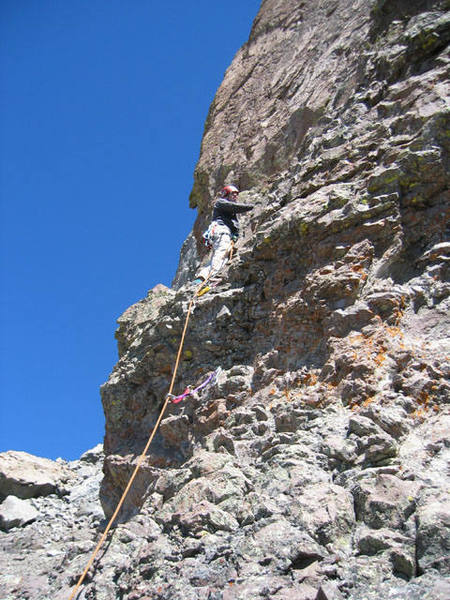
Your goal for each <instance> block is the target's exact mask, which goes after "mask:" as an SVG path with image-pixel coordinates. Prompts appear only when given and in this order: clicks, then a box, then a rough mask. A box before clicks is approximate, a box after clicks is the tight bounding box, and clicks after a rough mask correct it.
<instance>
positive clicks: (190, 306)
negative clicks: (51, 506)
mask: <svg viewBox="0 0 450 600" xmlns="http://www.w3.org/2000/svg"><path fill="white" fill-rule="evenodd" d="M209 277H210V276H209V275H208V277H207V278H206V279H205V280H204V281H202V283H201V284H200V285H199V286H198V288H196V289H195V292H194V295H193V296H192V298H191V300H190V302H189V305H188V309H187V314H186V320H185V322H184V328H183V333H182V334H181V341H180V345H179V347H178V352H177V358H176V361H175V366H174V369H173V374H172V379H171V382H170V387H169V391H168V393H167V396H166V399H165V401H164V404H163V407H162V409H161V412H160V413H159V416H158V419H157V420H156V423H155V426H154V427H153V430H152V432H151V434H150V437H149V438H148V440H147V443H146V444H145V448H144V450H143V451H142V454H141V455H140V456H139V458H138V461H137V463H136V467H135V468H134V471H133V473H132V475H131V477H130V479H129V481H128V484H127V486H126V488H125V490H124V491H123V494H122V496H121V498H120V500H119V502H118V504H117V506H116V509H115V511H114V513H113V515H112V517H111V518H110V519H109V522H108V524H107V526H106V528H105V531H104V532H103V534H102V536H101V538H100V540H99V542H98V544H97V546H96V547H95V549H94V551H93V553H92V555H91V557H90V559H89V561H88V564H87V565H86V568H85V569H84V571H83V573H82V574H81V575H80V578H79V579H78V581H77V584H76V586H75V588H74V589H73V591H72V593H71V594H70V596H69V600H73V599H74V598H75V596H76V595H77V593H78V589H79V588H80V586H81V584H82V583H83V581H84V579H85V577H86V575H87V574H88V572H89V569H90V568H91V566H92V564H93V562H94V560H95V557H96V556H97V554H98V552H99V550H100V548H101V546H102V544H103V542H104V541H105V539H106V536H107V535H108V533H109V530H110V529H111V527H112V524H113V523H114V521H115V520H116V517H117V515H118V514H119V511H120V509H121V508H122V505H123V503H124V501H125V498H126V497H127V494H128V492H129V491H130V488H131V486H132V485H133V481H134V480H135V479H136V475H137V474H138V471H139V469H140V467H141V465H142V463H143V461H144V459H145V457H146V455H147V452H148V449H149V447H150V444H151V443H152V441H153V438H154V437H155V434H156V432H157V430H158V427H159V425H160V423H161V420H162V418H163V415H164V413H165V411H166V408H167V406H168V404H169V402H170V401H171V396H172V391H173V386H174V384H175V377H176V375H177V371H178V365H179V364H180V357H181V352H182V350H183V345H184V338H185V335H186V331H187V327H188V323H189V317H190V316H191V312H192V306H193V304H194V301H195V299H196V298H197V297H198V295H199V292H200V291H201V290H202V288H203V287H204V286H205V285H206V283H207V282H208V279H209ZM215 373H216V377H217V371H215ZM213 376H214V373H213ZM204 385H207V384H206V383H205V382H203V384H201V385H200V386H199V388H197V389H200V388H201V387H204ZM195 391H197V390H195Z"/></svg>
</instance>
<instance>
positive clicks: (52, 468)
mask: <svg viewBox="0 0 450 600" xmlns="http://www.w3.org/2000/svg"><path fill="white" fill-rule="evenodd" d="M70 476H71V471H70V469H69V468H68V467H66V466H65V465H63V464H59V463H57V462H55V461H52V460H49V459H47V458H39V457H38V456H32V455H31V454H27V453H26V452H16V451H13V450H10V451H9V452H3V453H1V454H0V498H1V497H3V498H5V497H6V496H10V495H12V496H17V497H18V498H23V499H26V498H35V497H38V496H48V495H49V494H55V493H58V494H63V493H65V489H64V483H65V482H66V481H67V480H68V479H69V478H70Z"/></svg>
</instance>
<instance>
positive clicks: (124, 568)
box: [0, 0, 450, 600]
mask: <svg viewBox="0 0 450 600" xmlns="http://www.w3.org/2000/svg"><path fill="white" fill-rule="evenodd" d="M449 9H450V5H449V3H448V2H447V1H444V0H408V1H406V0H395V1H391V2H385V1H384V0H355V1H354V2H351V3H349V2H347V1H346V0H323V1H322V0H321V1H313V0H305V1H301V2H299V1H297V0H296V1H293V0H264V1H263V2H262V5H261V9H260V12H259V14H258V15H257V17H256V19H255V22H254V24H253V28H252V31H251V35H250V39H249V41H248V42H247V43H246V44H245V45H244V46H243V48H242V49H241V50H240V51H239V52H238V54H237V56H236V58H235V60H234V61H233V63H232V65H231V66H230V68H229V69H228V71H227V73H226V75H225V79H224V82H223V84H222V86H221V87H220V89H219V91H218V92H217V95H216V98H215V99H214V102H213V104H212V106H211V109H210V112H209V115H208V119H207V122H206V126H205V134H204V138H203V143H202V148H201V154H200V158H199V161H198V165H197V167H196V171H195V182H194V187H193V191H192V194H191V199H190V201H191V206H193V207H196V208H197V209H198V218H197V221H196V224H195V226H194V230H193V233H192V234H191V235H190V236H189V238H188V240H186V242H185V244H184V246H183V249H182V253H181V257H180V266H179V269H178V271H177V274H176V277H175V280H174V284H173V289H168V288H165V287H164V286H157V287H156V288H154V289H153V290H151V291H150V292H149V294H148V295H147V297H146V298H144V299H143V300H141V301H140V302H138V303H137V304H135V305H134V306H132V307H131V308H129V309H128V310H127V311H126V312H125V313H124V315H122V317H121V318H120V319H119V329H118V331H117V340H118V347H119V361H118V363H117V365H116V366H115V368H114V370H113V372H112V373H111V376H110V377H109V379H108V381H107V382H106V383H105V384H104V385H103V386H102V401H103V406H104V411H105V417H106V434H105V443H104V451H105V462H104V478H103V481H102V484H101V492H100V495H101V502H102V506H103V509H104V511H105V513H106V515H107V516H109V515H111V514H112V512H113V511H114V508H115V506H116V504H117V501H118V500H119V498H120V496H121V494H122V491H123V489H124V488H125V486H126V484H127V481H128V479H129V477H130V475H131V473H132V471H133V469H134V466H135V464H136V460H137V457H138V455H139V454H140V453H141V451H142V449H143V447H144V445H145V442H146V440H147V438H148V436H149V434H150V432H151V430H152V427H153V425H154V424H155V422H156V419H157V416H158V414H159V411H160V410H161V407H162V404H163V401H164V399H165V395H166V394H167V391H168V389H169V383H170V380H171V374H172V369H173V365H174V363H175V356H176V352H177V348H178V344H179V341H180V338H181V333H182V330H183V325H184V320H185V317H186V310H187V306H188V302H189V300H190V298H191V296H192V293H193V288H192V287H191V286H189V285H186V282H187V281H189V280H190V279H192V278H193V276H194V273H195V270H196V268H197V266H198V265H199V264H200V263H201V262H202V261H204V260H205V259H206V257H205V256H204V253H203V250H202V247H201V245H200V242H199V240H200V235H201V232H202V230H203V229H204V228H205V227H206V224H207V222H208V220H209V218H210V215H211V207H212V199H213V197H214V194H215V193H216V191H217V189H219V188H220V186H221V185H222V184H223V183H224V182H227V183H232V182H233V183H237V184H238V185H239V186H240V187H241V188H242V189H243V190H245V191H244V192H243V193H242V194H241V199H242V200H243V201H245V200H247V201H248V202H251V203H253V204H255V208H254V210H253V211H252V212H251V213H248V215H246V216H245V217H244V218H243V219H242V222H243V225H244V227H243V235H242V236H241V238H240V240H239V242H238V245H237V253H236V254H235V256H234V258H233V261H232V262H231V263H230V264H229V265H227V266H226V268H225V269H224V271H223V274H222V275H223V277H222V279H221V281H220V283H219V284H218V285H217V286H216V287H214V288H213V289H212V290H211V291H210V292H209V293H208V294H206V295H204V296H202V297H201V298H198V299H197V300H196V303H195V310H194V312H193V314H192V316H191V320H190V323H189V328H188V331H187V335H186V341H185V345H184V348H183V352H182V355H181V362H180V367H179V370H178V375H177V379H176V387H175V392H176V393H182V392H183V390H184V389H185V388H186V386H195V385H198V384H199V383H200V382H202V381H204V380H205V378H206V377H207V376H208V375H209V374H211V373H212V372H213V371H214V370H215V369H217V368H218V367H221V369H222V371H221V373H220V374H219V375H218V377H217V379H216V380H215V382H214V383H213V384H211V385H210V386H208V387H205V388H204V389H203V390H202V392H200V393H199V394H197V395H196V396H194V397H189V398H187V399H185V400H184V401H183V402H181V403H179V404H171V405H169V409H168V411H167V413H166V414H165V416H164V418H163V420H162V422H161V427H160V429H159V432H158V434H157V435H156V437H155V440H154V442H153V444H152V446H151V450H150V453H149V455H148V457H147V458H146V460H145V461H144V463H143V466H142V469H141V470H140V473H139V475H138V477H137V479H136V481H135V484H134V485H133V487H132V489H131V491H130V493H129V494H128V496H127V500H126V502H125V504H124V507H123V510H122V512H121V515H120V518H119V525H118V526H117V527H116V529H115V533H114V535H113V536H112V538H111V540H110V541H109V544H108V546H107V551H106V552H104V554H103V555H102V557H101V561H100V563H99V565H98V567H97V570H96V571H95V572H93V573H92V574H91V575H90V576H89V577H88V579H87V581H86V582H85V585H84V587H83V591H82V592H81V595H80V598H90V599H95V600H110V599H114V598H117V600H119V599H121V600H168V599H169V598H170V599H171V600H200V599H201V600H203V599H207V600H255V599H256V598H270V599H274V600H277V599H279V600H290V599H292V600H294V599H295V600H324V599H325V600H338V599H341V598H345V599H347V600H362V599H363V598H364V599H365V600H379V599H380V598H383V599H386V600H389V599H392V600H394V599H395V600H399V599H400V598H402V599H403V598H408V599H411V600H419V599H420V600H421V599H422V598H427V600H440V599H442V598H445V597H449V596H450V585H449V583H448V580H447V579H446V577H447V575H448V572H449V568H450V565H449V558H448V557H449V554H450V553H449V549H450V533H449V532H450V507H449V505H448V489H449V484H450V481H449V477H448V461H449V458H450V449H449V447H450V442H449V426H450V415H449V412H450V411H449V406H448V403H449V398H450V393H449V392H450V383H449V371H450V367H449V361H448V356H449V352H450V342H449V338H448V331H449V329H450V316H449V290H450V284H449V280H448V264H449V260H450V242H449V240H448V222H449V212H450V211H449V197H448V175H447V174H448V172H449V154H448V150H449V143H448V120H449V119H448V113H449V110H448V64H449V58H448V51H447V46H448V41H449V37H450V28H449V21H450V13H449ZM71 493H73V494H76V488H75V489H74V490H73V492H71ZM64 498H65V497H63V499H64ZM74 501H75V500H74ZM92 510H98V507H97V505H96V504H95V502H94V500H92V501H90V502H89V504H88V506H87V508H86V509H85V512H84V513H83V519H85V520H84V521H81V522H80V524H79V526H80V528H78V529H75V531H76V535H75V534H73V535H75V537H76V536H79V538H76V539H80V538H81V539H83V540H84V541H85V546H84V547H83V548H81V549H80V548H77V547H76V544H75V543H74V544H72V546H70V548H71V549H70V552H69V554H66V555H65V559H64V565H65V567H66V569H65V575H64V576H63V575H62V574H61V575H60V574H59V573H57V574H56V575H55V576H54V577H53V579H51V578H50V579H51V581H50V579H49V580H48V581H50V583H49V582H48V581H47V582H46V583H45V584H44V583H42V589H43V590H44V591H43V592H37V591H36V592H35V595H33V594H31V593H30V594H29V596H28V597H30V598H36V599H38V600H44V598H47V596H48V595H50V597H52V598H56V597H57V594H59V593H61V594H62V596H61V597H64V596H63V592H64V593H65V591H67V586H68V585H69V584H71V585H73V584H74V583H75V581H76V574H79V573H80V572H81V571H82V569H83V568H84V566H85V564H86V563H87V560H88V558H89V556H88V555H85V554H84V553H83V552H86V553H89V550H91V548H92V546H93V545H94V542H93V539H94V534H95V531H93V530H91V531H89V533H87V532H86V531H85V530H84V529H83V527H86V526H87V525H88V522H87V520H86V519H89V518H90V517H89V515H90V514H91V511H92ZM38 522H39V521H38V520H37V521H35V522H34V523H32V524H31V525H27V526H26V528H25V529H24V530H23V531H27V529H28V530H29V531H32V529H30V528H33V527H36V526H37V524H38ZM20 531H22V530H20ZM13 532H14V530H11V532H10V533H8V534H5V535H8V536H13V535H16V534H14V533H13ZM97 534H99V532H97ZM83 536H84V537H83ZM8 539H12V538H8ZM8 548H9V546H8ZM45 568H46V567H42V569H41V575H40V576H41V577H42V578H43V577H44V575H42V573H44V572H46V571H45ZM99 570H101V573H99ZM17 585H19V584H17ZM21 585H22V584H21ZM45 586H47V588H46V587H45ZM48 586H50V587H48ZM58 586H59V587H58ZM16 589H19V588H17V587H16ZM20 589H24V588H20ZM48 589H51V590H52V593H51V594H49V593H48V592H47V591H45V590H48ZM10 590H11V588H5V591H4V592H3V594H4V595H5V594H7V593H10V594H11V593H14V592H11V591H10ZM33 593H34V592H33ZM0 594H1V592H0ZM45 594H47V596H46V595H45ZM23 597H27V596H25V595H24V596H23ZM58 598H59V596H58Z"/></svg>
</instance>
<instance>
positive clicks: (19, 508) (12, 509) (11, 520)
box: [0, 496, 39, 531]
mask: <svg viewBox="0 0 450 600" xmlns="http://www.w3.org/2000/svg"><path fill="white" fill-rule="evenodd" d="M38 516H39V511H37V510H36V509H35V508H34V506H32V505H31V504H30V502H29V501H28V500H21V499H20V498H16V497H15V496H7V497H6V498H5V500H3V502H2V503H1V504H0V528H1V529H3V531H8V530H9V529H12V528H13V527H24V526H25V525H28V523H31V522H32V521H35V520H36V519H37V517H38Z"/></svg>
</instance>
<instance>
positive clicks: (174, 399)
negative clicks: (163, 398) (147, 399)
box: [168, 367, 222, 404]
mask: <svg viewBox="0 0 450 600" xmlns="http://www.w3.org/2000/svg"><path fill="white" fill-rule="evenodd" d="M221 370H222V369H221V368H220V367H218V368H217V369H216V370H215V371H214V372H213V373H211V375H209V376H208V377H207V378H206V379H205V381H203V382H202V383H201V384H200V385H199V386H197V387H196V388H194V389H193V390H191V389H189V388H188V387H187V388H186V389H185V390H184V392H183V393H182V394H181V395H180V396H173V395H172V394H168V397H169V399H170V402H171V403H172V404H178V403H179V402H181V401H182V400H184V399H185V398H187V397H188V396H190V395H191V394H195V393H196V392H198V391H200V390H201V389H203V388H204V387H206V386H207V385H209V384H210V383H213V382H214V381H215V380H216V379H217V377H218V375H219V373H220V372H221Z"/></svg>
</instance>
